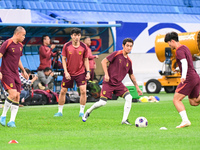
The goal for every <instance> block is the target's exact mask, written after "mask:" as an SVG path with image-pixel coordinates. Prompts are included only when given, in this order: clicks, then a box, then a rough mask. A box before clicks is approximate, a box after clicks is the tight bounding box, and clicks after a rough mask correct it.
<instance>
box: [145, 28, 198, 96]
mask: <svg viewBox="0 0 200 150" xmlns="http://www.w3.org/2000/svg"><path fill="white" fill-rule="evenodd" d="M178 36H179V42H180V43H181V44H183V45H186V46H187V47H188V48H189V50H190V52H191V54H192V56H193V57H195V56H196V55H197V56H198V55H199V54H200V31H197V32H187V33H179V34H178ZM164 38H165V35H157V36H156V39H155V52H156V56H157V58H158V60H159V61H160V62H164V65H165V70H164V71H159V73H160V75H162V78H160V79H150V80H149V81H147V82H146V83H145V88H146V91H147V93H159V92H160V90H161V88H162V87H164V89H165V91H166V92H167V93H173V92H174V91H175V90H176V87H177V85H178V84H179V83H180V77H181V74H180V72H179V71H178V72H177V71H176V68H177V67H178V66H177V63H176V56H175V52H176V50H175V49H174V50H172V49H171V48H169V46H168V44H167V43H165V42H164Z"/></svg>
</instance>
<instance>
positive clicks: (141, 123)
mask: <svg viewBox="0 0 200 150" xmlns="http://www.w3.org/2000/svg"><path fill="white" fill-rule="evenodd" d="M147 125H148V121H147V119H146V118H145V117H138V118H137V119H136V120H135V126H136V127H147Z"/></svg>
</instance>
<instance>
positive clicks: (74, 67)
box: [54, 28, 90, 117]
mask: <svg viewBox="0 0 200 150" xmlns="http://www.w3.org/2000/svg"><path fill="white" fill-rule="evenodd" d="M70 34H71V38H72V41H70V42H68V43H66V44H65V45H64V47H63V50H62V64H63V69H64V75H63V80H62V83H61V91H60V95H59V102H58V113H56V114H55V115H54V116H55V117H59V116H62V110H63V106H64V104H65V98H66V93H67V88H73V84H74V81H76V84H77V86H78V87H79V89H80V93H81V96H80V112H79V117H83V115H84V109H85V104H86V100H87V97H86V80H89V79H90V71H89V60H88V49H87V46H86V45H85V44H84V43H83V42H80V38H81V29H79V28H73V29H72V30H71V33H70ZM66 59H67V60H66ZM85 70H86V71H87V73H85Z"/></svg>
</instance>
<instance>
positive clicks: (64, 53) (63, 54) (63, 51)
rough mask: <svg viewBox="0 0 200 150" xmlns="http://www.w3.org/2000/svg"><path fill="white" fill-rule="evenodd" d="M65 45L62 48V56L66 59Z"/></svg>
mask: <svg viewBox="0 0 200 150" xmlns="http://www.w3.org/2000/svg"><path fill="white" fill-rule="evenodd" d="M66 51H67V50H66V44H65V45H64V46H63V49H62V56H65V57H67V52H66Z"/></svg>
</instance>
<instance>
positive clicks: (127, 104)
mask: <svg viewBox="0 0 200 150" xmlns="http://www.w3.org/2000/svg"><path fill="white" fill-rule="evenodd" d="M125 100H126V101H125V104H124V114H123V119H122V122H124V121H126V120H127V118H128V115H129V112H130V110H131V105H132V96H131V95H130V94H128V95H127V96H126V97H125Z"/></svg>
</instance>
